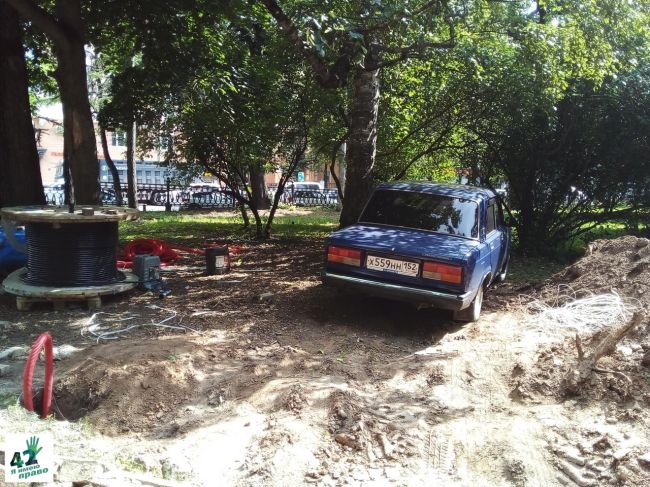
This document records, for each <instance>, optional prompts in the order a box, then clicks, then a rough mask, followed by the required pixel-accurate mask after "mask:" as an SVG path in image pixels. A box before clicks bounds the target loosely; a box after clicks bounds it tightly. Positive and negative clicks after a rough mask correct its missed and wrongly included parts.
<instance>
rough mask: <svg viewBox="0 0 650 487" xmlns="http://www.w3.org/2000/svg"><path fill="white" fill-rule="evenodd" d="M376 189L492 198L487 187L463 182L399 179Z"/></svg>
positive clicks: (469, 197) (491, 192) (473, 198)
mask: <svg viewBox="0 0 650 487" xmlns="http://www.w3.org/2000/svg"><path fill="white" fill-rule="evenodd" d="M377 189H393V190H402V191H418V192H422V193H431V194H440V195H443V196H452V197H456V198H464V199H468V200H477V199H489V198H494V197H495V196H496V195H495V194H494V192H493V191H492V190H490V189H487V188H479V187H478V186H467V185H463V184H443V183H429V182H419V181H400V182H395V183H382V184H380V185H379V186H377Z"/></svg>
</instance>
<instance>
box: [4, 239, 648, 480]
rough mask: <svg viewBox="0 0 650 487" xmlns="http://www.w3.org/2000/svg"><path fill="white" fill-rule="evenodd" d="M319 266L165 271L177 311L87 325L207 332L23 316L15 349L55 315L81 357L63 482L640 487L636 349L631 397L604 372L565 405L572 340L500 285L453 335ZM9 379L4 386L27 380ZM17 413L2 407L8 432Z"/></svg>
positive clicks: (276, 256) (644, 435)
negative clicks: (79, 456)
mask: <svg viewBox="0 0 650 487" xmlns="http://www.w3.org/2000/svg"><path fill="white" fill-rule="evenodd" d="M255 252H257V254H255ZM292 252H295V255H300V256H301V259H302V260H299V261H296V260H295V259H293V260H292V256H291V253H292ZM319 254H320V251H319V249H318V247H317V246H311V247H309V246H305V247H303V248H300V247H296V245H291V246H285V247H277V246H273V245H271V246H268V247H265V248H259V249H250V250H249V254H248V255H249V256H250V257H248V259H250V260H249V261H248V262H252V261H254V262H255V269H264V268H273V269H274V272H273V273H259V274H253V273H247V272H245V271H246V270H251V269H253V267H252V265H251V267H247V260H246V259H243V262H242V266H241V268H239V269H237V270H236V271H235V272H233V273H231V274H230V275H228V276H222V277H215V278H212V277H210V278H207V277H200V276H198V275H193V277H192V278H191V279H190V278H189V277H188V276H192V273H195V274H196V271H193V270H191V268H188V269H187V270H185V271H179V273H178V274H176V275H174V276H172V275H170V278H169V279H168V282H169V283H170V286H171V287H172V288H173V289H174V292H175V296H176V298H175V299H172V300H169V301H167V302H165V304H164V306H165V309H159V308H151V307H148V306H149V305H150V304H151V298H150V297H149V296H147V295H144V294H143V295H137V296H133V297H132V298H131V300H130V307H129V308H128V309H124V308H122V307H121V306H120V303H119V301H118V302H115V303H114V304H113V305H111V306H108V307H107V309H105V311H106V312H107V313H115V314H114V315H105V316H102V317H100V316H98V317H96V321H95V322H99V323H102V324H104V325H106V326H112V327H116V326H122V325H119V322H117V323H116V322H115V320H116V319H124V318H128V317H130V316H135V318H134V319H135V320H140V321H144V319H145V318H146V320H147V321H149V322H150V321H151V320H153V321H161V320H162V319H164V318H165V317H166V316H169V312H168V311H167V310H168V309H173V310H175V312H176V313H177V315H176V316H175V317H174V319H173V320H171V321H169V322H168V323H170V324H183V325H187V326H190V327H192V328H193V329H195V330H197V332H198V333H192V332H188V333H185V334H179V333H178V332H173V331H169V330H160V329H153V328H143V329H139V330H136V331H134V332H133V333H130V334H128V335H126V336H125V337H124V338H122V339H120V340H118V341H116V342H109V343H104V344H96V343H94V342H93V341H91V340H88V339H87V338H85V339H84V338H81V334H80V332H81V331H82V330H87V323H88V319H89V317H90V313H88V312H85V311H77V312H72V311H71V312H67V313H51V312H47V313H44V314H42V315H40V316H39V315H37V314H30V317H31V318H32V319H33V321H32V323H30V324H27V323H23V321H26V320H25V315H22V316H21V315H9V317H10V320H11V321H12V323H13V325H12V327H15V328H16V330H14V329H13V328H12V327H10V329H9V331H8V333H15V335H11V336H12V337H14V336H15V337H18V336H24V335H26V330H27V329H30V328H29V326H34V327H38V326H43V325H44V324H45V323H48V321H49V323H52V320H55V321H56V320H58V321H56V322H57V323H64V322H65V323H66V325H65V330H66V331H65V332H62V333H59V334H58V335H59V336H62V337H65V339H66V340H67V341H68V342H70V343H72V344H73V345H75V346H77V347H79V348H82V347H83V348H84V351H83V352H81V353H77V354H75V355H73V356H72V357H71V358H68V359H66V360H63V361H61V362H58V363H57V374H58V377H59V378H60V380H59V381H58V382H57V386H56V400H57V402H56V407H57V409H58V410H59V411H60V412H61V413H62V414H63V415H64V416H65V417H67V418H68V419H77V418H82V419H81V420H80V422H77V423H66V422H57V423H56V424H51V425H50V426H47V423H43V422H40V423H39V426H38V427H41V428H52V429H53V430H54V431H55V435H56V436H57V440H58V443H57V444H58V445H60V448H61V449H62V450H63V451H66V449H70V451H67V452H66V454H65V455H64V457H65V458H67V460H65V461H64V462H62V465H61V470H60V471H59V476H58V478H59V480H61V481H72V480H89V479H94V481H95V482H97V483H98V484H102V483H103V485H116V483H115V482H118V483H122V482H126V480H125V479H127V478H128V482H130V483H131V484H133V485H140V484H146V483H147V482H149V485H151V483H152V482H153V484H154V485H168V483H169V482H174V481H175V482H178V483H181V484H184V485H240V486H286V485H303V484H310V485H311V484H313V485H323V486H339V485H341V486H344V485H345V486H347V485H363V486H366V485H408V486H412V485H444V486H486V487H492V486H494V487H496V486H538V485H539V486H555V485H558V486H559V485H580V486H590V485H593V486H600V485H634V486H642V485H648V483H649V482H650V477H649V475H648V474H649V470H647V469H648V468H650V455H648V453H649V452H650V433H649V431H650V429H649V428H648V426H650V415H649V414H648V412H647V408H648V404H647V403H646V402H645V401H646V399H645V398H650V394H649V393H650V391H649V390H648V387H649V386H647V385H646V384H648V383H650V381H648V378H649V377H648V374H647V373H646V372H645V371H646V369H644V368H643V367H641V366H640V361H641V356H642V355H643V348H642V347H641V346H639V345H638V341H639V338H638V336H637V337H636V338H634V339H632V338H631V339H630V340H628V341H627V342H623V343H622V344H621V345H620V347H619V349H618V350H617V351H616V352H615V354H614V355H613V356H612V357H611V358H609V359H608V360H611V361H614V362H615V363H609V364H607V365H608V366H611V367H618V366H623V365H624V366H625V367H628V369H629V370H628V372H627V373H629V374H630V376H631V377H633V379H634V381H635V384H636V385H637V388H636V389H635V392H634V394H632V395H628V396H624V395H623V396H622V395H620V394H618V393H615V392H613V391H616V390H617V389H616V384H615V382H613V381H607V380H605V379H601V378H598V380H599V381H601V382H599V383H598V384H600V385H598V384H596V385H593V387H591V388H589V389H588V390H587V391H586V392H585V394H584V395H583V396H581V397H577V398H569V399H567V398H564V397H562V396H561V395H560V394H559V386H558V377H559V372H560V371H561V370H564V368H565V367H566V366H567V365H568V364H570V363H571V362H572V361H573V360H575V357H574V355H575V354H574V352H573V349H572V346H571V342H570V340H571V339H572V334H571V333H570V332H566V333H560V332H557V331H556V332H554V333H545V332H544V330H540V326H539V323H538V322H537V321H536V317H535V316H531V315H528V314H526V313H525V311H524V309H523V308H520V307H517V306H515V305H514V304H512V303H514V302H516V301H517V299H516V296H514V295H513V294H512V293H510V292H507V290H505V291H504V290H497V291H496V292H493V293H491V294H490V295H488V298H487V299H488V301H487V303H486V305H487V311H486V312H485V314H484V316H483V317H482V318H481V320H480V321H479V322H478V323H475V324H470V325H465V326H460V325H457V324H455V323H453V322H451V321H450V319H449V318H450V316H449V314H447V313H443V312H438V311H435V310H422V311H419V312H418V311H416V310H415V309H413V308H412V307H409V306H407V305H402V304H397V303H388V302H385V301H381V300H376V299H371V298H363V297H359V296H356V295H345V294H339V293H337V292H333V291H331V290H327V289H323V288H322V286H321V285H320V284H319V281H318V275H317V270H318V267H319ZM183 273H185V274H183ZM253 276H254V277H253ZM228 281H231V282H232V283H230V284H228V283H227V282H228ZM235 281H240V283H239V284H238V283H235ZM241 282H246V285H241ZM265 293H270V295H268V294H267V295H266V296H263V295H264V294H265ZM156 304H157V305H158V304H159V303H158V302H157V303H156ZM118 316H119V318H118ZM34 317H35V318H34ZM21 320H23V321H21ZM39 320H42V321H39ZM60 326H63V325H60ZM87 336H88V335H87V333H86V337H87ZM15 343H16V342H14V343H11V344H15ZM616 361H618V362H616ZM621 364H623V365H621ZM630 371H631V372H630ZM634 374H636V375H634ZM18 375H19V374H14V375H9V377H5V378H4V379H3V380H5V384H6V385H7V386H10V385H11V384H12V383H13V384H17V382H18V380H19V379H18ZM12 381H13V382H12ZM17 418H23V419H20V420H18V419H17ZM23 420H24V413H22V412H20V411H18V410H16V409H13V408H10V409H8V410H0V424H2V431H3V432H9V431H12V430H16V429H17V428H20V427H21V424H22V423H21V421H23ZM79 436H81V437H82V438H84V439H83V440H82V441H83V444H84V445H85V448H86V450H87V452H88V453H87V454H88V456H89V458H92V459H93V462H95V463H94V464H93V465H95V466H96V467H97V465H98V467H97V468H95V469H94V470H93V469H92V468H91V469H90V470H89V469H86V470H84V471H82V469H81V467H79V468H76V469H75V468H72V467H71V465H75V463H74V461H72V460H71V459H72V458H74V454H73V452H74V449H76V448H78V447H77V445H76V443H75V441H78V440H75V441H71V440H70V438H75V437H79ZM73 445H74V446H73ZM646 458H647V460H648V461H647V462H646ZM133 472H138V473H137V474H136V473H133ZM142 475H148V476H150V477H151V478H153V479H154V480H151V478H149V480H148V481H147V482H145V481H144V480H143V478H142ZM116 479H121V480H119V481H118V480H116ZM163 479H166V480H163ZM156 482H158V484H156ZM165 482H167V484H166V483H165Z"/></svg>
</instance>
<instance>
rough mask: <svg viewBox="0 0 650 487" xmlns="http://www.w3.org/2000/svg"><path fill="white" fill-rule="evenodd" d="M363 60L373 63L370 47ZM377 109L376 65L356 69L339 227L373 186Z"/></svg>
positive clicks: (352, 220) (354, 218)
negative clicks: (373, 68)
mask: <svg viewBox="0 0 650 487" xmlns="http://www.w3.org/2000/svg"><path fill="white" fill-rule="evenodd" d="M366 64H368V65H374V64H376V62H375V60H374V59H373V56H372V55H371V51H369V53H368V56H367V57H366ZM378 112H379V69H375V70H365V69H358V70H357V73H356V77H355V80H354V92H353V99H352V107H351V111H350V136H349V138H348V146H347V157H348V160H349V161H350V163H349V164H348V165H347V174H346V178H345V191H344V195H343V211H342V212H341V220H340V223H341V227H347V226H348V225H352V224H354V223H356V222H357V220H358V219H359V216H360V214H361V211H362V210H363V207H364V205H365V204H366V201H368V197H369V196H370V193H371V191H372V187H373V167H374V165H375V154H376V152H377V115H378Z"/></svg>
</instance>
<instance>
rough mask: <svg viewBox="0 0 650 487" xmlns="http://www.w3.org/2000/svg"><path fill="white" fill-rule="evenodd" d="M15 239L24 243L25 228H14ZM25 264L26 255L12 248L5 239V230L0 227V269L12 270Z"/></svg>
mask: <svg viewBox="0 0 650 487" xmlns="http://www.w3.org/2000/svg"><path fill="white" fill-rule="evenodd" d="M16 240H18V241H19V242H21V243H23V244H24V243H25V230H21V229H17V230H16ZM25 264H27V256H26V255H25V254H24V253H22V252H19V251H17V250H16V249H14V248H13V247H12V246H11V244H10V243H9V242H8V241H7V237H6V236H5V231H4V229H3V228H2V227H0V271H5V272H9V271H13V270H15V269H18V268H19V267H23V266H24V265H25Z"/></svg>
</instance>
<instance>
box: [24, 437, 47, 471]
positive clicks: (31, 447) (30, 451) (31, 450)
mask: <svg viewBox="0 0 650 487" xmlns="http://www.w3.org/2000/svg"><path fill="white" fill-rule="evenodd" d="M25 443H27V450H25V451H24V452H23V455H29V460H27V463H26V464H25V465H35V464H37V463H38V460H36V456H37V455H38V454H39V453H40V452H41V450H42V449H43V447H41V448H38V436H32V437H31V438H30V439H29V440H27V441H26V442H25Z"/></svg>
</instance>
